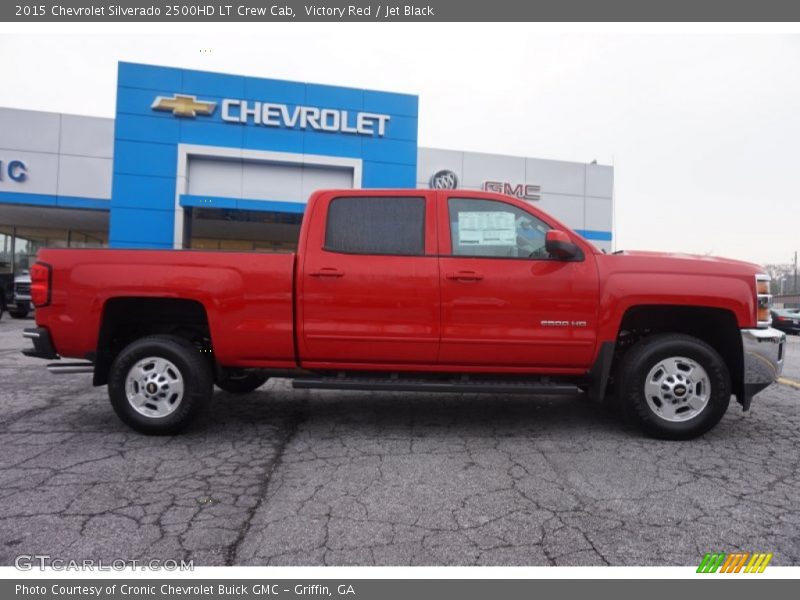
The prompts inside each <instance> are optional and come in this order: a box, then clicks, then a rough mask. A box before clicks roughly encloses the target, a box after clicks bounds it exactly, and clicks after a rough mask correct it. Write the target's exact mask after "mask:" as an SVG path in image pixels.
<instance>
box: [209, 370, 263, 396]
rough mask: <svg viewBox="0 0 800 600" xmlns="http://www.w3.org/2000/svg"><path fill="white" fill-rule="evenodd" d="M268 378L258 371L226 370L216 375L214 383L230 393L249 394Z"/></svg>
mask: <svg viewBox="0 0 800 600" xmlns="http://www.w3.org/2000/svg"><path fill="white" fill-rule="evenodd" d="M268 379H269V377H265V376H264V375H259V374H258V373H236V372H228V373H223V374H222V375H220V376H219V377H217V380H216V381H215V383H216V384H217V387H218V388H219V389H221V390H225V391H226V392H230V393H231V394H249V393H250V392H252V391H253V390H255V389H257V388H260V387H261V386H262V385H264V384H265V383H267V380H268Z"/></svg>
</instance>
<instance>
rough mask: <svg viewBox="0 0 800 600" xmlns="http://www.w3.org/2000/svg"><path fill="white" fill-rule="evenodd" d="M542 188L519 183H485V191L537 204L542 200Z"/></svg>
mask: <svg viewBox="0 0 800 600" xmlns="http://www.w3.org/2000/svg"><path fill="white" fill-rule="evenodd" d="M541 190H542V187H541V186H539V185H533V184H531V183H518V184H516V185H514V184H511V183H508V182H507V181H484V182H483V191H485V192H495V193H496V194H505V195H506V196H516V197H517V198H519V199H520V200H528V201H531V202H535V201H537V200H541V199H542V196H541V195H540V194H539V192H541Z"/></svg>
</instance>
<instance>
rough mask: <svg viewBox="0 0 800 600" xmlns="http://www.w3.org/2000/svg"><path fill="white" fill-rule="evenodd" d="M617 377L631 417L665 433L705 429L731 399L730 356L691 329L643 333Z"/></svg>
mask: <svg viewBox="0 0 800 600" xmlns="http://www.w3.org/2000/svg"><path fill="white" fill-rule="evenodd" d="M618 377H619V379H620V386H619V393H620V401H621V402H620V404H621V408H622V410H623V413H624V415H625V417H626V419H627V420H628V421H629V422H632V423H634V424H635V425H637V426H639V427H640V428H641V429H642V430H644V431H645V432H646V433H648V434H649V435H651V436H653V437H657V438H661V439H669V440H687V439H692V438H695V437H698V436H700V435H703V434H704V433H706V432H707V431H708V430H710V429H711V428H712V427H714V426H715V425H716V424H717V423H719V421H720V419H722V416H723V415H724V414H725V411H726V410H727V409H728V404H729V403H730V399H731V383H730V376H729V374H728V369H727V367H726V365H725V361H723V360H722V357H721V356H720V355H719V354H718V353H717V351H716V350H714V349H713V348H712V347H711V346H709V345H708V344H706V343H705V342H703V341H702V340H699V339H697V338H694V337H692V336H688V335H682V334H660V335H654V336H652V337H648V338H645V339H643V340H642V341H640V342H638V343H637V344H636V345H635V346H634V347H633V348H631V349H630V350H629V351H628V353H627V354H626V355H625V357H624V358H623V360H622V363H621V364H620V366H619V371H618Z"/></svg>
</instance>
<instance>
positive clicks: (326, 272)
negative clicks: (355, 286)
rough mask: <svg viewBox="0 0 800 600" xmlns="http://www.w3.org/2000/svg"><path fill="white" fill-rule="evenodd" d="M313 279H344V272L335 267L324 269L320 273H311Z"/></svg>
mask: <svg viewBox="0 0 800 600" xmlns="http://www.w3.org/2000/svg"><path fill="white" fill-rule="evenodd" d="M309 275H311V277H344V271H340V270H339V269H334V268H333V267H322V268H321V269H320V270H319V271H311V273H309Z"/></svg>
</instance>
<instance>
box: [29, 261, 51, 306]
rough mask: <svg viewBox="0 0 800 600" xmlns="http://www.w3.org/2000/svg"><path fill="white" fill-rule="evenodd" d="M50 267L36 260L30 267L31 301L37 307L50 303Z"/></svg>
mask: <svg viewBox="0 0 800 600" xmlns="http://www.w3.org/2000/svg"><path fill="white" fill-rule="evenodd" d="M52 272H53V271H52V268H51V267H50V265H48V264H47V263H43V262H36V263H33V266H32V267H31V302H33V305H34V306H35V307H37V308H39V307H41V306H47V305H48V304H50V283H51V281H50V280H51V279H52Z"/></svg>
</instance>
